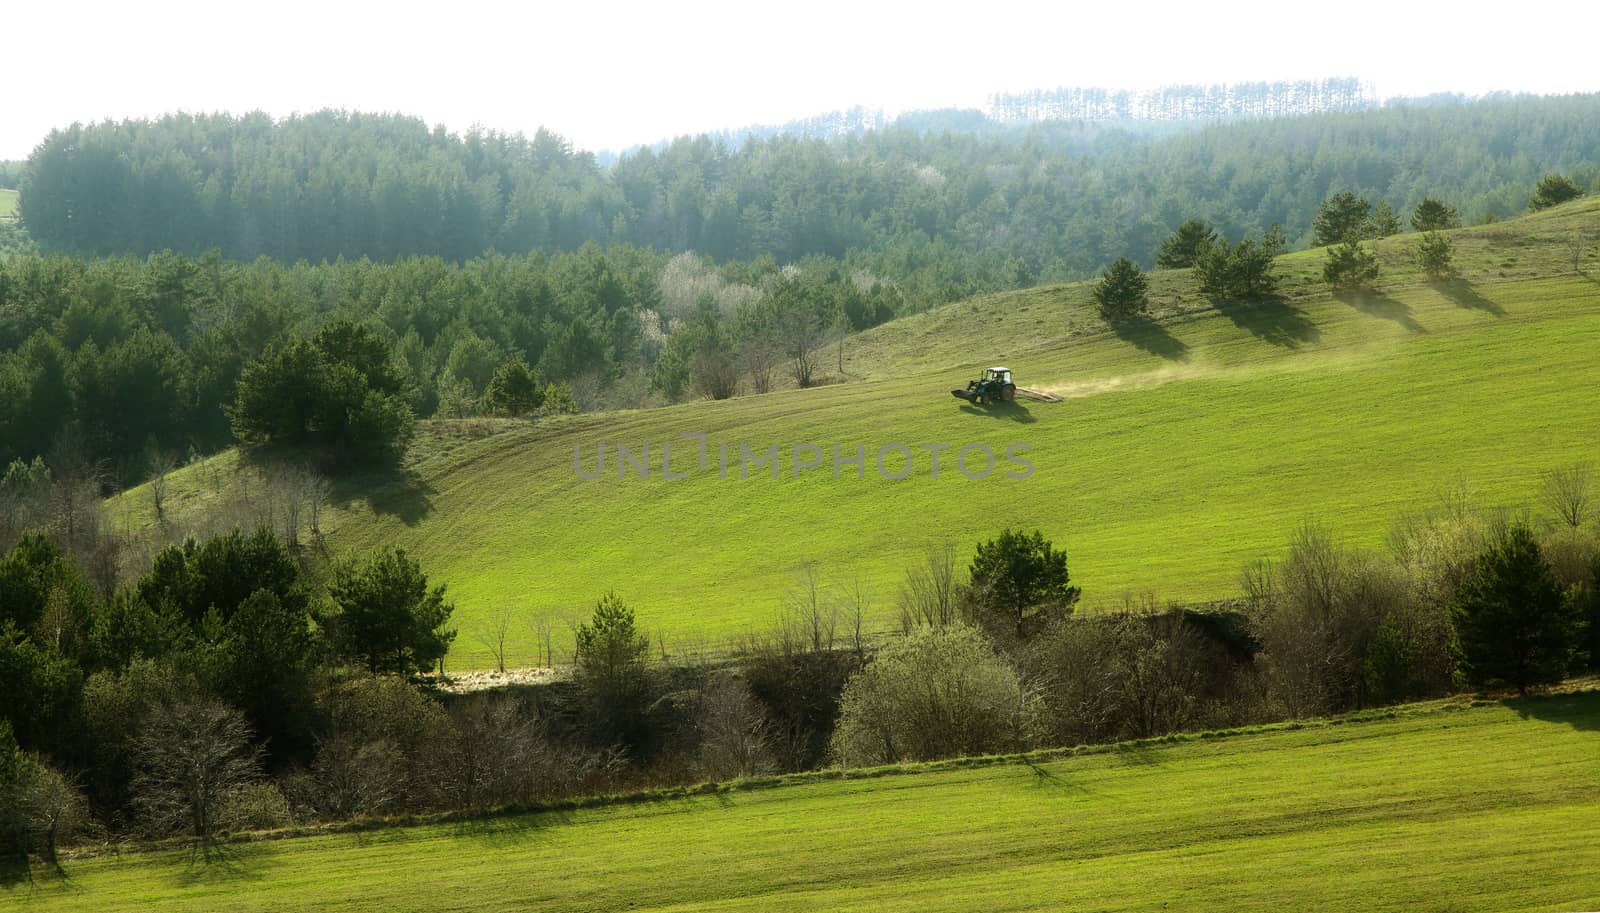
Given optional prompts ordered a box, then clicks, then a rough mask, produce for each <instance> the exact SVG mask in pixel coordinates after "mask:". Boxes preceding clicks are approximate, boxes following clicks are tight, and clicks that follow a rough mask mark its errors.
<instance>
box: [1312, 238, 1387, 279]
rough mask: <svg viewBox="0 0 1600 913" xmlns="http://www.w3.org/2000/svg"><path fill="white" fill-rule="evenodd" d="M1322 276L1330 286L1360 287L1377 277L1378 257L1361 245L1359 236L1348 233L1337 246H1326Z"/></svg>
mask: <svg viewBox="0 0 1600 913" xmlns="http://www.w3.org/2000/svg"><path fill="white" fill-rule="evenodd" d="M1322 278H1323V281H1325V282H1327V283H1328V286H1329V287H1330V288H1334V289H1354V288H1361V287H1362V286H1365V285H1369V284H1371V283H1372V282H1373V281H1374V280H1376V279H1377V278H1378V257H1377V255H1376V254H1374V253H1373V252H1372V251H1370V250H1367V249H1366V248H1365V247H1362V246H1361V241H1360V239H1359V238H1357V237H1356V236H1355V235H1350V236H1349V237H1347V238H1345V240H1344V242H1343V243H1342V244H1339V245H1338V246H1337V247H1330V248H1328V258H1327V262H1325V263H1324V264H1323V265H1322Z"/></svg>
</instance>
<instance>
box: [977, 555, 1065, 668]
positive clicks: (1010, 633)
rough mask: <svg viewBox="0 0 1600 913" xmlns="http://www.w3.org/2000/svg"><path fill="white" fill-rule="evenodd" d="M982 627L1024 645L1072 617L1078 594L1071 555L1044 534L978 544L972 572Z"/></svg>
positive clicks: (1005, 639) (1003, 638)
mask: <svg viewBox="0 0 1600 913" xmlns="http://www.w3.org/2000/svg"><path fill="white" fill-rule="evenodd" d="M968 570H969V573H970V576H971V580H972V601H973V608H974V610H975V615H976V620H977V622H978V624H979V627H981V628H984V629H986V630H988V631H990V632H992V633H993V635H994V636H995V637H997V638H999V639H1001V640H1003V641H1020V640H1025V639H1027V638H1029V637H1031V636H1033V635H1034V634H1037V633H1038V632H1039V631H1041V630H1043V629H1044V627H1045V626H1046V625H1047V624H1049V622H1050V621H1052V620H1053V619H1056V618H1061V617H1064V616H1066V615H1069V614H1071V612H1072V610H1073V607H1074V606H1075V605H1077V602H1078V595H1079V590H1078V588H1077V587H1075V586H1072V580H1071V577H1070V575H1069V574H1068V573H1067V553H1066V552H1064V551H1061V550H1059V549H1057V548H1055V547H1054V546H1052V545H1051V543H1050V541H1049V540H1047V539H1045V537H1044V534H1043V533H1041V532H1039V531H1038V530H1035V531H1034V532H1033V534H1032V535H1029V534H1027V533H1024V532H1020V531H1018V532H1013V531H1011V530H1009V529H1008V530H1005V531H1003V532H1001V533H1000V536H999V538H996V539H991V540H990V541H988V542H980V543H978V551H977V554H976V555H975V556H974V557H973V559H972V566H971V567H970V568H969V569H968Z"/></svg>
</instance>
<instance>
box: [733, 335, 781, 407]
mask: <svg viewBox="0 0 1600 913" xmlns="http://www.w3.org/2000/svg"><path fill="white" fill-rule="evenodd" d="M739 359H740V361H742V362H743V363H744V371H745V374H747V375H749V377H750V389H752V390H754V391H755V392H756V393H767V392H769V391H771V390H772V372H773V371H774V370H775V369H776V367H777V364H778V348H777V346H776V345H774V344H773V342H772V341H771V340H770V339H768V338H767V337H765V336H756V337H752V338H750V339H746V340H745V341H744V343H743V344H742V345H741V346H740V347H739Z"/></svg>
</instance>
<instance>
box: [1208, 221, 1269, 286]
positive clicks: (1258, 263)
mask: <svg viewBox="0 0 1600 913" xmlns="http://www.w3.org/2000/svg"><path fill="white" fill-rule="evenodd" d="M1283 246H1284V240H1283V233H1282V232H1281V231H1279V230H1278V227H1277V226H1276V225H1274V226H1273V227H1272V228H1271V229H1269V230H1268V231H1267V233H1266V234H1265V235H1263V236H1262V237H1261V240H1260V241H1259V242H1258V241H1254V240H1251V239H1249V238H1246V239H1245V240H1243V241H1240V242H1239V243H1238V244H1229V243H1228V242H1227V241H1226V240H1220V241H1218V242H1217V243H1216V244H1213V245H1211V246H1210V247H1208V248H1207V249H1206V250H1205V251H1203V252H1202V253H1201V255H1200V257H1199V258H1198V259H1196V260H1195V263H1194V272H1195V278H1196V279H1197V280H1198V281H1199V283H1200V292H1201V294H1203V295H1205V296H1206V297H1207V298H1210V299H1211V300H1212V301H1257V300H1261V299H1264V298H1267V297H1270V296H1271V295H1272V294H1273V293H1274V292H1276V291H1277V288H1278V276H1277V273H1276V271H1275V268H1274V260H1275V259H1276V258H1277V256H1278V255H1279V254H1281V253H1283Z"/></svg>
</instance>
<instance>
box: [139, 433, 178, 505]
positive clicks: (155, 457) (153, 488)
mask: <svg viewBox="0 0 1600 913" xmlns="http://www.w3.org/2000/svg"><path fill="white" fill-rule="evenodd" d="M145 462H146V466H147V468H148V470H149V473H150V480H149V482H147V483H146V487H147V488H148V489H149V490H150V505H151V507H153V508H154V509H155V512H156V522H157V523H166V522H167V513H166V500H167V476H169V475H171V474H172V470H173V468H174V467H175V466H176V465H177V459H176V458H175V457H174V456H173V455H172V453H171V452H170V451H166V450H162V449H160V448H151V449H150V450H149V451H148V453H147V456H146V458H145Z"/></svg>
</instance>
